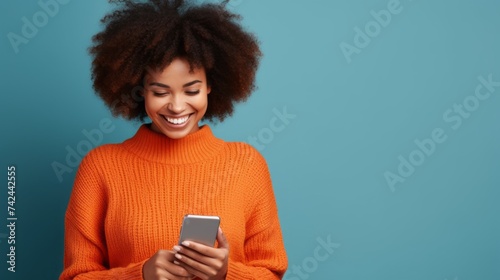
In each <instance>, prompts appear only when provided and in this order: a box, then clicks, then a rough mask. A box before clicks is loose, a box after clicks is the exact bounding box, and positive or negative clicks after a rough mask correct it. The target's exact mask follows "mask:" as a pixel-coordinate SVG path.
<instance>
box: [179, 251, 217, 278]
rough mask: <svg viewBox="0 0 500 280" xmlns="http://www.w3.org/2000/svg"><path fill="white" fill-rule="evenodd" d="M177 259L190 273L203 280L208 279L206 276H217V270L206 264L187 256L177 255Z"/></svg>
mask: <svg viewBox="0 0 500 280" xmlns="http://www.w3.org/2000/svg"><path fill="white" fill-rule="evenodd" d="M175 258H176V259H177V261H178V262H180V265H181V266H182V267H183V268H184V269H186V271H188V272H189V273H191V274H193V275H196V276H198V277H200V278H202V279H206V276H209V275H212V276H213V275H215V274H216V273H217V270H216V269H215V268H213V267H210V266H208V265H206V264H204V263H200V262H198V261H196V260H194V259H192V258H190V257H188V256H186V255H181V254H175Z"/></svg>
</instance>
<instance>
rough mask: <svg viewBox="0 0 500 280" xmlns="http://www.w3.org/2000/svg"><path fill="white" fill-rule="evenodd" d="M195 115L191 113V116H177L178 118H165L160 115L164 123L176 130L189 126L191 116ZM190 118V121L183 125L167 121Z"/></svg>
mask: <svg viewBox="0 0 500 280" xmlns="http://www.w3.org/2000/svg"><path fill="white" fill-rule="evenodd" d="M193 114H194V113H191V114H189V115H184V116H176V117H172V116H165V115H160V116H161V118H162V119H163V122H164V123H165V124H166V126H168V127H170V128H174V129H179V128H184V127H185V126H187V124H188V123H189V121H190V120H191V116H192V115H193ZM186 116H187V117H188V119H187V120H186V121H185V122H184V123H182V124H173V123H171V122H169V121H168V120H167V117H168V118H175V119H179V118H183V117H186Z"/></svg>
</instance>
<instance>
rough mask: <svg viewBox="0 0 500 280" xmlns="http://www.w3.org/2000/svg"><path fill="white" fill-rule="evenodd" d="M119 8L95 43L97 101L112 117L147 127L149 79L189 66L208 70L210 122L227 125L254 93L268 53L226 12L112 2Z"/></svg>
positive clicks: (185, 2) (156, 1) (215, 7)
mask: <svg viewBox="0 0 500 280" xmlns="http://www.w3.org/2000/svg"><path fill="white" fill-rule="evenodd" d="M109 2H111V3H113V4H116V5H117V8H116V9H115V10H114V11H112V12H111V13H109V14H107V15H106V16H104V18H102V20H101V22H102V23H103V24H104V30H103V31H101V32H99V33H97V34H96V35H94V37H93V38H92V40H93V45H92V46H91V47H90V49H89V52H90V54H91V55H92V56H93V61H92V80H93V87H94V89H95V91H96V93H97V94H98V95H99V96H100V97H101V98H102V99H103V100H104V102H105V104H106V105H107V106H108V107H109V108H110V109H111V112H112V113H113V115H114V116H122V117H124V118H125V119H128V120H133V119H138V120H141V121H143V120H144V118H145V117H146V116H147V114H146V111H145V108H144V100H143V98H142V95H141V93H142V90H143V89H144V88H143V79H144V77H145V75H146V73H147V72H148V71H149V70H151V69H163V68H165V67H166V66H167V65H169V64H170V63H171V62H172V61H173V60H174V59H176V58H184V59H186V60H187V61H188V62H189V65H190V67H191V69H193V68H204V69H205V72H206V75H207V82H208V84H209V85H210V87H211V93H210V94H209V95H208V108H207V111H206V113H205V115H204V117H203V119H204V120H209V121H213V120H214V119H218V120H219V121H223V120H224V118H226V117H227V116H230V115H231V114H232V113H233V110H234V104H235V103H236V102H241V101H244V100H246V99H247V98H248V97H249V96H250V94H251V93H252V92H253V90H254V89H255V83H254V81H255V72H256V71H257V68H258V65H259V61H260V58H261V56H262V53H261V51H260V48H259V44H258V41H257V39H256V37H255V36H254V35H253V34H251V33H249V32H247V31H245V30H244V28H243V27H242V26H241V25H240V23H239V21H240V20H241V17H240V16H239V15H237V14H235V13H232V12H231V11H228V10H227V9H226V4H227V2H228V1H223V2H222V3H220V4H202V5H195V4H194V3H193V1H189V0H149V1H141V2H138V1H131V0H110V1H109Z"/></svg>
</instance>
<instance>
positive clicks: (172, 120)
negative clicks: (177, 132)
mask: <svg viewBox="0 0 500 280" xmlns="http://www.w3.org/2000/svg"><path fill="white" fill-rule="evenodd" d="M190 116H191V115H187V116H184V117H181V118H171V117H167V116H163V118H164V119H165V120H167V122H169V123H171V124H176V125H181V124H184V123H185V122H187V121H188V119H189V117H190Z"/></svg>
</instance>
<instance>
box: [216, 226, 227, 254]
mask: <svg viewBox="0 0 500 280" xmlns="http://www.w3.org/2000/svg"><path fill="white" fill-rule="evenodd" d="M217 242H218V243H219V246H218V248H226V249H229V242H228V241H227V239H226V235H224V233H223V232H222V229H221V228H220V227H219V231H218V232H217Z"/></svg>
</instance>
